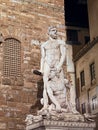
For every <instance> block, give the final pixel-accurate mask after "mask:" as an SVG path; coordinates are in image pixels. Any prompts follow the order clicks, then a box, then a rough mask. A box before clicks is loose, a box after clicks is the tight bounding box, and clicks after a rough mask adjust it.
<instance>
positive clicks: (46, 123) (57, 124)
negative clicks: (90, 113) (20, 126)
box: [26, 119, 96, 130]
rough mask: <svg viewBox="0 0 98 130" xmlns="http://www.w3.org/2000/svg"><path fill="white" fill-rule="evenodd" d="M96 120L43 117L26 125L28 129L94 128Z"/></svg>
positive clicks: (88, 129) (68, 129) (76, 129)
mask: <svg viewBox="0 0 98 130" xmlns="http://www.w3.org/2000/svg"><path fill="white" fill-rule="evenodd" d="M95 126H96V125H95V123H94V122H70V121H67V122H65V121H53V120H52V121H51V120H46V119H43V120H42V121H39V122H35V123H33V124H31V125H28V126H27V127H26V130H94V128H95Z"/></svg>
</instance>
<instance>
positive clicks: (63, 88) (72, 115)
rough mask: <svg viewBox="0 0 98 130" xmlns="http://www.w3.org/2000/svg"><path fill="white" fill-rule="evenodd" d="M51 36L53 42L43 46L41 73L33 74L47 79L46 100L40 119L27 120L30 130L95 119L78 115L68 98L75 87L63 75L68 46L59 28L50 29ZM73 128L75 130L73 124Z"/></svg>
mask: <svg viewBox="0 0 98 130" xmlns="http://www.w3.org/2000/svg"><path fill="white" fill-rule="evenodd" d="M48 36H49V39H48V40H47V41H46V42H45V43H43V44H41V65H40V70H34V71H33V73H35V74H37V75H40V76H42V77H43V82H44V86H43V98H42V99H41V104H42V105H43V107H42V109H41V110H39V111H37V115H36V116H33V115H32V114H29V115H27V117H26V120H25V122H26V125H27V128H26V130H29V126H30V125H32V124H34V129H35V128H38V125H39V126H40V125H41V124H40V123H41V121H42V125H43V124H44V123H45V121H46V122H47V121H49V122H52V125H51V126H53V125H54V124H53V123H54V121H57V122H58V123H59V121H63V122H68V123H70V122H72V124H73V125H74V122H76V124H77V122H80V123H81V122H85V121H88V120H90V121H93V120H92V118H91V116H87V118H85V117H86V116H83V115H81V114H80V113H79V112H77V111H76V108H75V107H73V102H72V100H70V98H69V97H70V96H69V97H68V92H69V95H73V94H72V91H71V88H72V84H71V83H70V81H69V80H68V79H67V78H66V77H65V75H64V73H63V63H64V62H66V43H65V42H64V41H63V40H61V39H58V36H57V29H56V27H53V26H51V27H49V29H48ZM88 117H89V118H88ZM37 122H38V123H39V124H37ZM65 124H66V123H65ZM82 124H83V125H85V124H84V123H82ZM35 125H36V127H35ZM44 125H45V124H44ZM48 125H50V124H48ZM70 126H71V127H72V125H70ZM67 128H69V126H68V127H67ZM30 129H31V128H30ZM32 129H33V126H32ZM58 129H59V127H58ZM79 129H80V127H79Z"/></svg>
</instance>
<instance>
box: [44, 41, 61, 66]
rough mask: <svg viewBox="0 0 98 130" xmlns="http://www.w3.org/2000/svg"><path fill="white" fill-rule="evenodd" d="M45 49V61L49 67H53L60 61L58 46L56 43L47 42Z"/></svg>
mask: <svg viewBox="0 0 98 130" xmlns="http://www.w3.org/2000/svg"><path fill="white" fill-rule="evenodd" d="M44 49H45V61H46V62H47V64H48V65H49V66H50V67H52V68H53V67H55V66H56V65H57V64H58V62H59V60H60V45H59V44H58V41H54V42H52V43H51V42H49V41H48V42H47V43H46V45H45V46H44Z"/></svg>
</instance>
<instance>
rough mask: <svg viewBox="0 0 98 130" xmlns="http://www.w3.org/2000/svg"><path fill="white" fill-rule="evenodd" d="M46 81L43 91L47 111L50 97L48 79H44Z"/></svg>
mask: <svg viewBox="0 0 98 130" xmlns="http://www.w3.org/2000/svg"><path fill="white" fill-rule="evenodd" d="M43 80H44V90H43V99H44V104H43V105H44V106H43V108H44V109H47V107H48V95H47V82H48V77H46V76H45V77H43Z"/></svg>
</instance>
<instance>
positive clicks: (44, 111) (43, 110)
mask: <svg viewBox="0 0 98 130" xmlns="http://www.w3.org/2000/svg"><path fill="white" fill-rule="evenodd" d="M47 113H48V109H47V107H43V108H42V109H41V110H39V111H38V115H47Z"/></svg>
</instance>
